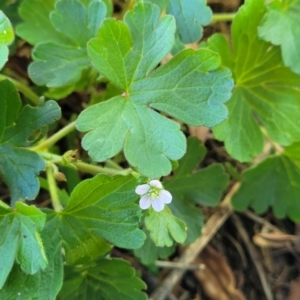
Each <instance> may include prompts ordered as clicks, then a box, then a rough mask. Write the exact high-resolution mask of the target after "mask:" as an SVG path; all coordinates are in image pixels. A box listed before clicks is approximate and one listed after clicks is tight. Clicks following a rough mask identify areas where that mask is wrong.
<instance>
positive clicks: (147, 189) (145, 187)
mask: <svg viewBox="0 0 300 300" xmlns="http://www.w3.org/2000/svg"><path fill="white" fill-rule="evenodd" d="M135 192H136V193H137V194H138V195H140V196H142V197H141V199H140V203H139V204H140V208H141V209H147V208H149V207H150V206H151V205H152V207H153V209H154V210H155V211H162V210H163V209H164V206H165V204H169V203H171V201H172V195H171V194H170V192H168V191H166V190H164V189H163V186H162V184H161V182H160V181H159V180H151V181H150V182H149V183H148V184H142V185H139V186H137V188H136V189H135Z"/></svg>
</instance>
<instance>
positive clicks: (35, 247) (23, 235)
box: [0, 202, 47, 288]
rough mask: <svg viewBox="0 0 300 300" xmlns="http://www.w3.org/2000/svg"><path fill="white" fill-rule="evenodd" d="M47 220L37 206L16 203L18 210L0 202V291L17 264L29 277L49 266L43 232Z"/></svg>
mask: <svg viewBox="0 0 300 300" xmlns="http://www.w3.org/2000/svg"><path fill="white" fill-rule="evenodd" d="M45 219H46V216H45V215H44V214H43V213H42V212H41V211H39V210H38V209H37V208H35V207H33V206H27V205H25V204H23V203H20V202H18V203H16V210H14V209H12V208H10V207H8V206H6V205H5V204H4V203H3V202H0V227H1V230H2V234H1V238H0V245H1V247H0V257H1V260H0V270H1V273H0V288H2V287H3V284H4V282H5V280H6V278H7V276H8V274H9V272H10V270H11V268H12V267H13V264H14V261H15V260H16V261H17V262H18V264H20V267H21V269H22V270H23V271H24V272H25V273H27V274H35V273H37V272H38V271H39V270H42V269H45V267H46V266H47V258H46V255H45V251H44V248H43V245H42V241H41V236H40V232H41V230H42V228H43V226H44V224H45Z"/></svg>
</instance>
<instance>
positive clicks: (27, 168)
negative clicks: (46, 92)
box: [0, 81, 61, 203]
mask: <svg viewBox="0 0 300 300" xmlns="http://www.w3.org/2000/svg"><path fill="white" fill-rule="evenodd" d="M0 93H1V94H0V95H1V96H0V107H1V108H2V110H1V112H0V175H1V177H3V179H4V181H5V182H6V184H7V185H8V187H9V188H10V191H11V201H12V203H14V202H15V201H17V200H18V199H20V198H24V199H28V200H32V199H34V198H35V196H36V195H37V193H38V191H39V181H38V179H37V176H38V174H39V173H40V171H41V170H43V169H44V168H45V163H44V161H43V160H42V158H41V157H40V156H39V155H38V154H37V153H35V152H32V151H30V150H27V149H25V148H24V147H28V146H32V145H33V144H34V143H36V142H37V141H38V140H39V139H41V138H42V137H43V136H44V134H45V133H46V132H47V128H48V125H50V124H51V123H53V122H54V121H55V120H57V119H59V118H60V115H61V113H60V108H59V106H58V105H57V103H56V102H55V101H53V100H49V101H47V102H46V103H41V104H40V105H39V106H37V107H31V106H25V107H24V108H23V109H22V110H21V112H19V110H20V107H21V102H20V99H19V96H18V94H17V92H16V90H15V87H14V86H13V84H12V83H10V82H9V81H2V82H0Z"/></svg>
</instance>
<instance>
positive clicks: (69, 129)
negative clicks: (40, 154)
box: [31, 121, 75, 151]
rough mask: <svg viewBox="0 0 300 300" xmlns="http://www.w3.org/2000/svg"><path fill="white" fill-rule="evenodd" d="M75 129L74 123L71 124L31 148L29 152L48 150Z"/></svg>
mask: <svg viewBox="0 0 300 300" xmlns="http://www.w3.org/2000/svg"><path fill="white" fill-rule="evenodd" d="M74 129H75V121H74V122H71V123H70V124H68V125H67V126H65V127H64V128H62V129H61V130H59V131H58V132H56V133H55V134H53V135H52V136H51V137H50V138H48V139H46V140H45V141H43V142H41V143H40V144H39V145H37V146H35V147H32V148H31V150H33V151H39V150H44V149H48V148H50V147H51V146H53V145H54V144H56V143H57V142H58V141H59V140H60V139H62V138H63V137H65V136H66V135H68V134H69V133H70V132H72V131H73V130H74Z"/></svg>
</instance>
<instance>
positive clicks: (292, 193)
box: [232, 155, 300, 222]
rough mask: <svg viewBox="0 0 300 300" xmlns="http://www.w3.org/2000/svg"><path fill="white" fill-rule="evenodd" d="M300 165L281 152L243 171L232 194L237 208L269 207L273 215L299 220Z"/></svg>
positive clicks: (255, 208)
mask: <svg viewBox="0 0 300 300" xmlns="http://www.w3.org/2000/svg"><path fill="white" fill-rule="evenodd" d="M299 182H300V167H299V165H297V164H295V163H294V162H293V161H292V160H291V159H289V158H288V157H286V156H285V155H278V156H273V157H269V158H267V159H266V160H264V161H263V162H262V163H260V164H259V165H257V166H255V167H253V168H250V169H248V170H246V171H245V173H244V174H243V177H242V185H241V187H240V189H239V190H238V192H237V193H236V194H235V195H234V196H233V199H232V204H233V206H234V208H235V209H237V210H244V209H246V208H247V207H251V208H253V209H254V211H255V212H256V213H259V214H260V213H263V212H265V211H266V210H267V209H268V208H269V206H272V208H273V212H274V214H275V216H276V217H277V218H284V217H286V216H288V217H290V218H291V219H292V220H294V221H296V222H299V220H300V203H299V198H300V184H299Z"/></svg>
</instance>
